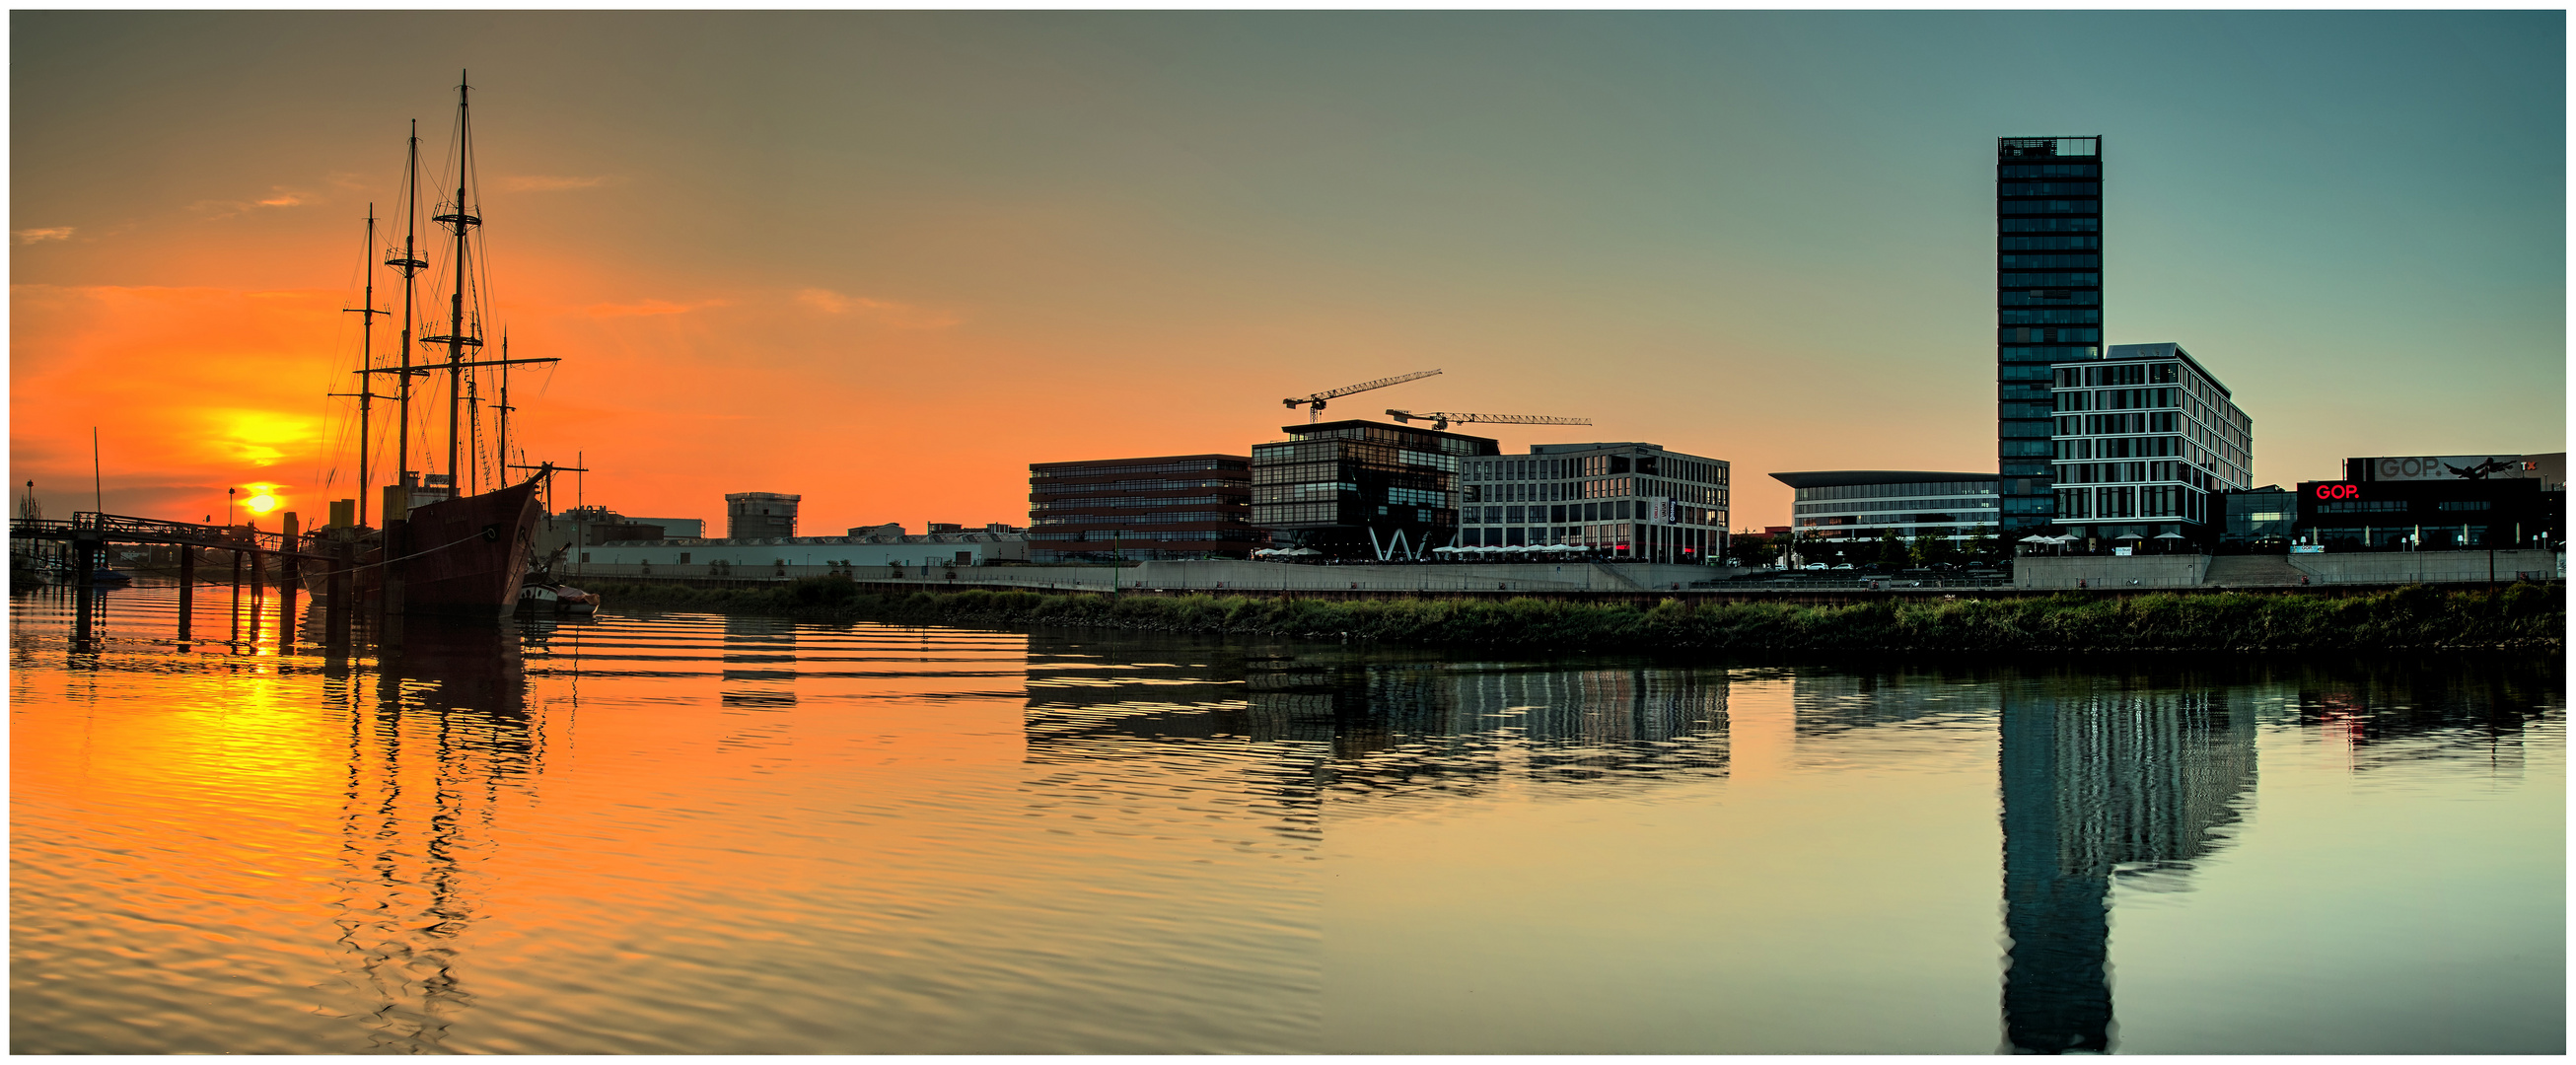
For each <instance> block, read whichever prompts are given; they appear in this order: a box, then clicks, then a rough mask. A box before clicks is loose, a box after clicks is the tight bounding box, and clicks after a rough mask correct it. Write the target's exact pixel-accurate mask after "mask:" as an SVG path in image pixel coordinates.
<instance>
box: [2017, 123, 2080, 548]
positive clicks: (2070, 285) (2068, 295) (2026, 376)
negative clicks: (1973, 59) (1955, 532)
mask: <svg viewBox="0 0 2576 1065" xmlns="http://www.w3.org/2000/svg"><path fill="white" fill-rule="evenodd" d="M1995 147H1996V160H1995V326H1996V351H1995V391H1996V396H1995V398H1996V410H1995V455H1996V464H1997V465H1996V469H1997V472H1998V473H1999V474H2000V475H2001V480H2000V486H2001V493H2000V495H1999V497H1998V502H1999V503H2000V504H2001V508H2000V510H2001V518H2002V525H2003V528H2004V529H2005V530H2006V531H2007V532H2009V531H2011V530H2014V529H2036V528H2038V527H2041V526H2045V525H2047V524H2048V523H2049V522H2050V520H2051V519H2053V518H2054V517H2055V516H2056V503H2057V499H2056V493H2055V491H2054V487H2055V486H2054V484H2053V483H2052V481H2051V477H2050V475H2051V473H2052V470H2051V468H2050V467H2051V465H2052V463H2051V459H2052V458H2053V457H2054V456H2053V448H2052V447H2051V445H2050V437H2051V436H2052V435H2054V432H2055V423H2054V422H2053V421H2051V417H2052V415H2053V413H2054V412H2053V411H2052V409H2051V408H2052V403H2051V399H2050V382H2051V374H2050V366H2051V365H2052V364H2054V363H2060V362H2065V361H2067V360H2070V359H2089V358H2097V357H2099V356H2100V355H2101V353H2102V347H2101V345H2102V138H2100V137H2004V138H2001V139H2000V140H1998V141H1996V145H1995Z"/></svg>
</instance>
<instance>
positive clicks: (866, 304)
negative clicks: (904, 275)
mask: <svg viewBox="0 0 2576 1065" xmlns="http://www.w3.org/2000/svg"><path fill="white" fill-rule="evenodd" d="M796 302H798V303H802V304H804V305H806V306H808V307H812V308H814V309H815V310H818V311H821V312H823V313H825V314H832V315H849V316H852V317H856V318H865V319H868V320H870V321H874V322H879V323H882V324H885V325H890V326H894V327H895V328H897V329H946V328H948V327H949V326H952V325H956V324H957V322H958V321H959V319H958V317H957V316H956V315H953V314H949V313H947V312H945V311H933V310H926V309H923V308H920V307H914V306H911V305H909V304H903V303H896V302H894V301H892V300H874V299H869V298H867V297H865V296H845V295H842V294H841V293H838V292H834V291H832V290H830V289H827V288H804V289H798V290H796Z"/></svg>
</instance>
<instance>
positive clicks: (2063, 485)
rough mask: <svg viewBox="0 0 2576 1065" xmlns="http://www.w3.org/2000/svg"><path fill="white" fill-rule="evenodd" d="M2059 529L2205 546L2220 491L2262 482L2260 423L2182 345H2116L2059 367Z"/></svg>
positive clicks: (2220, 518)
mask: <svg viewBox="0 0 2576 1065" xmlns="http://www.w3.org/2000/svg"><path fill="white" fill-rule="evenodd" d="M2050 369H2051V370H2052V371H2053V374H2054V381H2053V382H2052V392H2053V395H2054V397H2055V407H2056V419H2057V425H2056V437H2055V441H2054V443H2055V450H2056V458H2055V461H2054V464H2053V469H2054V472H2055V480H2056V487H2057V525H2058V526H2059V527H2060V528H2062V529H2065V530H2067V531H2069V532H2072V533H2074V534H2075V535H2077V536H2080V537H2086V538H2091V539H2097V540H2115V539H2118V538H2121V537H2125V536H2137V537H2140V538H2142V539H2146V540H2152V539H2155V538H2156V537H2158V536H2160V535H2162V534H2165V533H2178V534H2180V535H2182V536H2183V537H2185V538H2186V539H2188V540H2190V541H2192V542H2194V543H2205V542H2207V541H2208V540H2210V539H2211V538H2212V537H2213V536H2214V535H2215V531H2216V529H2218V528H2220V527H2223V526H2224V525H2225V524H2226V516H2227V515H2226V511H2225V507H2224V506H2223V505H2222V503H2221V502H2220V497H2221V494H2222V493H2226V492H2234V491H2242V490H2244V489H2247V488H2250V487H2252V486H2253V484H2254V419H2253V418H2251V417H2248V416H2247V415H2246V413H2245V412H2244V411H2243V410H2241V409H2239V408H2238V407H2237V406H2236V402H2235V399H2234V395H2233V394H2232V393H2230V392H2229V391H2228V390H2227V386H2226V385H2223V384H2220V383H2219V381H2218V378H2216V377H2215V376H2212V375H2211V374H2210V372H2209V371H2208V370H2206V369H2204V368H2202V366H2201V365H2200V362H2199V360H2196V359H2194V358H2192V357H2191V353H2189V352H2186V351H2184V350H2183V349H2182V347H2181V345H2178V344H2114V345H2112V346H2111V347H2110V349H2109V350H2108V351H2107V352H2106V353H2105V354H2104V355H2103V357H2102V358H2099V359H2090V360H2086V361H2082V362H2061V363H2056V364H2054V365H2053V366H2052V367H2051V368H2050Z"/></svg>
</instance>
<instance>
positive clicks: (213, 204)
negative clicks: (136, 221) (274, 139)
mask: <svg viewBox="0 0 2576 1065" xmlns="http://www.w3.org/2000/svg"><path fill="white" fill-rule="evenodd" d="M268 190H269V195H268V196H267V198H265V199H260V200H199V201H197V202H195V203H192V204H189V205H188V209H189V210H191V211H195V212H197V213H198V214H202V215H205V216H206V219H207V220H208V221H221V220H223V219H226V218H231V217H233V216H235V215H239V214H245V213H248V212H249V211H251V210H253V209H254V208H260V207H301V206H304V205H305V204H308V203H314V202H317V201H316V200H315V199H314V197H313V194H312V193H309V192H301V191H298V190H295V189H290V188H287V187H286V186H284V185H271V186H269V187H268Z"/></svg>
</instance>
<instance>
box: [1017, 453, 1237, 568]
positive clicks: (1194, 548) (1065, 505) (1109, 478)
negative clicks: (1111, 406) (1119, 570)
mask: <svg viewBox="0 0 2576 1065" xmlns="http://www.w3.org/2000/svg"><path fill="white" fill-rule="evenodd" d="M1251 478H1252V474H1251V460H1250V459H1248V458H1246V457H1244V456H1241V455H1160V456H1154V457H1151V458H1134V459H1097V460H1092V461H1087V462H1040V463H1032V464H1030V466H1029V541H1030V543H1029V557H1030V559H1031V560H1032V561H1036V562H1095V561H1108V560H1111V559H1123V560H1125V561H1129V562H1137V561H1156V560H1163V559H1187V558H1247V557H1250V555H1251V553H1252V551H1253V549H1254V548H1257V547H1260V546H1262V545H1263V544H1264V543H1266V542H1267V541H1266V539H1265V538H1264V537H1263V536H1262V535H1261V530H1259V529H1257V528H1254V527H1253V525H1252V520H1251V519H1252V499H1251V496H1252V480H1251Z"/></svg>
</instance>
